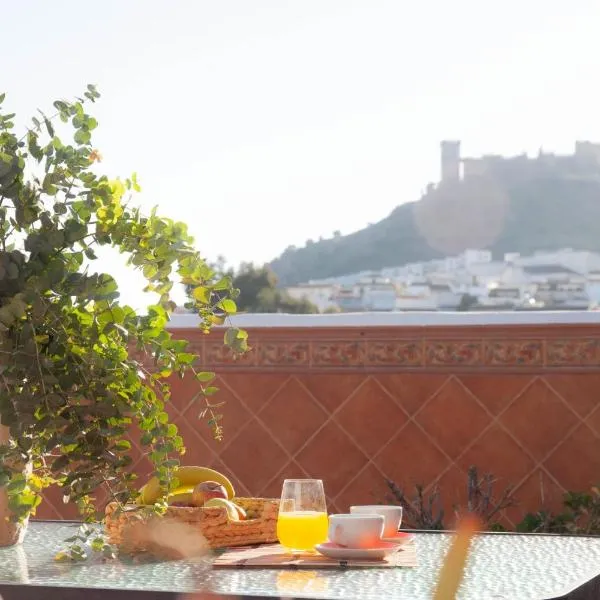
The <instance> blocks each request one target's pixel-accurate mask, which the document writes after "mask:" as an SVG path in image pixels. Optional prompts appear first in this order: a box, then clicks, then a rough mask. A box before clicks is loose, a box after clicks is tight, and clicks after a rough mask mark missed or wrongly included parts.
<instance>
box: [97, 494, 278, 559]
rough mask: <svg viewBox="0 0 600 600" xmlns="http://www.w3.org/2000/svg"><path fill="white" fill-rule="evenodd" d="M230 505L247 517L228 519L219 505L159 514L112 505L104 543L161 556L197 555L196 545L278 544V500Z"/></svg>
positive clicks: (174, 508)
mask: <svg viewBox="0 0 600 600" xmlns="http://www.w3.org/2000/svg"><path fill="white" fill-rule="evenodd" d="M235 502H236V503H237V504H238V505H239V506H241V507H242V508H243V509H244V510H246V512H247V514H248V519H246V520H244V521H233V520H231V519H229V518H228V516H227V512H226V510H225V509H224V508H221V507H211V508H198V507H186V506H169V507H168V508H167V510H166V512H165V514H164V515H162V516H158V515H156V514H152V513H150V512H149V511H148V510H140V507H135V506H131V507H129V506H126V507H119V506H118V505H117V504H116V503H111V504H109V505H108V506H107V507H106V515H105V516H106V519H105V528H106V533H107V536H108V541H109V542H110V543H111V544H115V545H116V546H118V547H119V548H120V550H121V551H124V552H126V553H128V554H137V553H149V554H152V555H154V556H157V557H160V558H181V557H184V556H186V555H188V554H189V553H192V552H193V553H196V552H199V551H200V550H201V548H200V544H203V545H205V546H206V545H207V546H209V547H210V548H225V547H231V546H251V545H256V544H269V543H273V542H276V541H277V516H278V514H279V499H271V498H236V499H235ZM198 534H201V535H198ZM184 542H186V543H185V544H184ZM188 542H189V543H188ZM190 543H191V544H192V545H191V546H190V547H187V546H189V544H190ZM186 544H187V545H186ZM179 546H181V548H180V547H179ZM195 546H198V548H196V547H195Z"/></svg>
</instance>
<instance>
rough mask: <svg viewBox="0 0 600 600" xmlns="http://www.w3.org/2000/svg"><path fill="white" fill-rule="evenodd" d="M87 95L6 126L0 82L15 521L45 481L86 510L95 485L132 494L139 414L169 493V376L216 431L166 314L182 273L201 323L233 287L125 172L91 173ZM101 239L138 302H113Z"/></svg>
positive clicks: (4, 380) (1, 357) (90, 97)
mask: <svg viewBox="0 0 600 600" xmlns="http://www.w3.org/2000/svg"><path fill="white" fill-rule="evenodd" d="M98 97H99V94H98V92H97V90H96V88H95V87H94V86H92V85H90V86H88V87H87V91H86V92H85V94H84V96H83V97H82V98H77V99H75V100H74V101H65V100H59V101H57V102H54V108H55V111H56V112H55V114H53V115H52V116H46V115H45V114H43V113H41V112H40V114H39V116H36V117H34V118H33V119H32V120H31V124H30V125H29V126H24V127H23V129H24V131H23V132H22V133H23V135H17V134H15V114H9V113H8V112H6V111H4V110H3V107H2V102H3V101H4V95H3V94H1V95H0V423H1V424H2V425H4V426H6V427H8V428H9V431H10V440H9V442H8V443H5V444H3V445H1V446H0V487H3V488H4V489H5V490H6V491H7V493H8V496H9V506H10V509H11V511H12V513H13V514H14V518H15V519H21V520H22V519H24V518H26V517H27V516H29V515H30V514H31V513H32V512H34V511H35V508H36V507H37V506H38V504H39V503H40V501H41V492H42V490H43V489H44V488H45V487H47V486H49V485H58V486H60V487H61V488H62V492H63V496H64V500H65V501H66V502H73V503H76V505H77V506H78V508H79V510H80V512H81V514H82V516H83V518H84V519H85V520H87V521H92V520H94V519H95V517H96V513H95V503H94V496H95V494H96V493H97V491H98V490H99V489H100V488H104V489H105V490H106V492H108V496H109V498H110V499H114V500H116V501H119V502H123V503H125V502H127V501H128V500H130V499H131V497H132V494H133V493H134V487H135V484H134V479H135V475H134V474H133V473H131V472H130V470H129V467H130V464H131V457H130V452H129V451H130V448H131V445H130V441H129V433H130V431H131V429H132V427H136V426H137V427H138V428H139V430H140V431H141V444H142V446H143V448H144V450H145V452H146V453H147V456H148V458H149V459H150V461H151V462H152V464H153V466H154V469H155V473H156V474H157V475H158V477H159V479H160V481H161V483H162V485H163V488H164V490H165V492H166V491H167V490H168V489H169V488H170V487H172V486H173V485H174V477H173V469H174V468H175V467H176V466H177V465H178V456H179V455H180V454H181V453H183V451H184V446H183V440H182V439H181V437H180V436H179V435H178V432H177V427H176V426H175V425H174V424H172V423H170V422H169V417H168V415H167V412H166V411H165V405H166V404H167V403H168V402H169V397H170V388H169V378H170V377H171V376H177V375H178V376H183V375H184V374H185V373H188V372H189V373H190V374H191V375H193V376H194V377H195V378H196V380H197V382H198V394H197V399H198V401H199V410H198V412H199V416H203V415H208V418H209V419H210V424H211V425H212V427H213V429H214V433H215V435H216V436H217V437H219V436H220V435H221V433H222V432H221V426H220V423H219V415H218V414H215V411H214V410H213V405H212V404H211V400H210V398H209V396H210V395H211V394H212V393H214V392H215V391H216V388H214V387H213V386H212V385H211V381H212V379H213V378H214V374H213V373H210V372H205V371H202V370H199V369H200V368H201V366H202V365H199V357H198V356H197V355H196V354H195V353H194V352H193V351H192V350H191V349H190V347H189V345H188V343H187V342H186V341H185V340H181V339H174V338H173V337H172V335H171V334H170V333H169V331H168V330H167V325H168V323H169V317H170V315H171V313H172V311H173V310H174V309H175V303H174V301H173V295H172V292H173V289H174V285H177V283H178V282H181V283H182V284H183V285H185V286H189V287H190V288H191V289H192V296H191V297H192V304H193V308H194V310H195V312H197V313H198V315H199V317H200V323H201V325H200V326H201V328H202V330H204V331H208V330H209V329H210V327H211V326H213V325H215V324H223V323H224V321H225V319H226V317H227V315H229V314H232V313H234V312H235V310H236V306H235V301H234V298H235V296H236V290H235V289H234V288H233V287H232V282H231V279H230V278H229V277H221V278H220V277H219V275H218V274H216V273H215V272H214V271H213V269H212V268H211V267H210V266H209V265H208V263H207V262H206V261H205V260H204V259H203V258H202V257H201V255H200V254H199V252H198V251H197V250H196V249H195V247H194V243H193V239H192V238H191V237H190V235H189V234H188V230H187V227H186V225H185V224H183V223H179V222H174V221H172V220H170V219H167V218H162V217H160V216H158V215H157V214H156V211H155V210H153V211H151V212H150V213H149V214H144V213H143V212H142V211H141V210H140V208H139V207H137V206H136V205H135V204H134V203H133V202H132V196H133V195H134V194H135V192H138V191H139V185H138V183H137V180H136V177H135V175H133V176H132V177H131V178H129V179H123V180H121V179H109V178H108V177H106V176H105V175H101V174H99V173H98V170H99V169H98V168H97V165H95V164H94V163H96V162H98V161H100V160H101V156H100V154H99V152H98V151H97V150H96V149H94V146H93V144H92V133H93V131H94V129H95V128H96V127H97V125H98V123H97V121H96V119H95V118H94V117H93V116H91V115H90V114H88V112H87V110H88V107H89V105H90V104H92V103H94V102H95V101H96V100H97V98H98ZM103 247H107V248H112V249H113V250H116V251H118V252H119V253H122V254H123V255H124V256H125V258H126V260H127V262H128V264H129V265H130V266H131V267H132V268H134V269H138V270H140V271H141V272H142V273H143V276H144V278H145V281H146V287H145V291H146V292H153V293H154V294H155V296H156V297H157V298H158V299H157V300H156V302H155V304H153V305H151V306H149V307H148V311H147V314H137V313H136V311H134V310H133V309H132V308H131V307H130V306H128V305H126V304H124V303H122V302H120V300H119V290H118V286H117V282H116V281H115V279H114V277H113V276H111V275H110V274H109V273H106V272H104V269H105V268H106V266H107V264H106V261H101V260H99V259H98V255H97V251H98V249H101V248H103ZM101 252H103V251H101ZM224 342H225V343H227V344H228V345H229V346H231V348H232V351H233V352H236V353H240V352H244V351H245V350H246V348H247V341H246V334H245V332H244V331H242V330H238V329H234V328H229V329H226V333H225V340H224ZM26 464H27V465H29V466H30V469H25V468H24V465H26Z"/></svg>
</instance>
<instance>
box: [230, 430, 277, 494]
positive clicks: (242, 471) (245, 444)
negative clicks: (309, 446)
mask: <svg viewBox="0 0 600 600" xmlns="http://www.w3.org/2000/svg"><path fill="white" fill-rule="evenodd" d="M221 460H222V461H223V463H224V464H225V465H227V467H229V468H230V469H231V470H232V471H233V473H235V474H236V478H235V480H236V481H237V480H239V481H241V482H242V483H243V484H244V485H245V486H246V487H247V488H248V490H249V491H250V492H251V493H252V494H253V495H258V493H259V492H260V491H261V490H262V489H263V488H264V487H265V486H266V485H267V483H269V482H270V481H271V479H273V477H274V476H275V475H276V474H277V473H278V472H279V471H280V470H281V469H282V468H283V466H284V465H285V464H286V463H287V462H288V460H289V459H288V457H287V456H286V454H285V452H284V450H283V449H282V448H281V447H280V446H279V445H278V444H277V443H276V442H275V441H274V440H273V438H272V437H271V436H270V435H269V433H268V431H267V430H266V429H265V428H264V427H263V426H262V425H261V424H260V423H259V422H258V421H257V420H256V419H252V420H251V421H250V423H248V425H247V426H246V427H245V428H244V429H243V430H242V431H241V432H240V433H239V435H238V436H237V438H236V440H235V444H230V445H229V446H227V448H225V450H224V451H223V452H222V453H221Z"/></svg>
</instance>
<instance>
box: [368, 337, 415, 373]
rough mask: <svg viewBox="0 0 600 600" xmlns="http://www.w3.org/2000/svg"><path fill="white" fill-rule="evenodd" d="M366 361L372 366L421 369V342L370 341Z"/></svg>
mask: <svg viewBox="0 0 600 600" xmlns="http://www.w3.org/2000/svg"><path fill="white" fill-rule="evenodd" d="M367 361H368V364H369V365H372V366H394V367H421V366H423V364H424V354H423V341H422V340H386V341H383V340H382V341H379V340H370V341H369V342H368V343H367Z"/></svg>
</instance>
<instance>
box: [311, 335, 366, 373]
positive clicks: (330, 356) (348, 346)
mask: <svg viewBox="0 0 600 600" xmlns="http://www.w3.org/2000/svg"><path fill="white" fill-rule="evenodd" d="M366 355H367V354H366V346H365V343H364V342H363V341H356V342H341V341H331V342H328V341H321V340H318V341H315V342H313V343H312V362H313V364H314V365H315V366H316V367H319V366H325V365H326V366H328V367H336V366H357V365H364V363H365V359H366Z"/></svg>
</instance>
